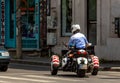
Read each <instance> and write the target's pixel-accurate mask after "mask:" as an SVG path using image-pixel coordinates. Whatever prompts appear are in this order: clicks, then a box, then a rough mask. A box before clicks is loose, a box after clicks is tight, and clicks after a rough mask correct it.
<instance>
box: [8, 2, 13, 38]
mask: <svg viewBox="0 0 120 83" xmlns="http://www.w3.org/2000/svg"><path fill="white" fill-rule="evenodd" d="M9 36H10V38H11V39H12V38H13V37H14V0H10V35H9Z"/></svg>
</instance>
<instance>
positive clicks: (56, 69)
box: [51, 65, 58, 75]
mask: <svg viewBox="0 0 120 83" xmlns="http://www.w3.org/2000/svg"><path fill="white" fill-rule="evenodd" d="M57 72H58V68H57V67H54V66H53V65H51V75H57Z"/></svg>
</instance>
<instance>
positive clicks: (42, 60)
mask: <svg viewBox="0 0 120 83" xmlns="http://www.w3.org/2000/svg"><path fill="white" fill-rule="evenodd" d="M11 63H20V64H30V65H43V66H50V57H39V56H36V57H34V56H24V57H23V59H13V58H12V59H11ZM99 70H100V71H120V62H105V63H100V69H99Z"/></svg>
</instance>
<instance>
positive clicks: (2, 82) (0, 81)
mask: <svg viewBox="0 0 120 83" xmlns="http://www.w3.org/2000/svg"><path fill="white" fill-rule="evenodd" d="M0 83H7V82H6V81H2V80H0ZM9 83H10V82H9Z"/></svg>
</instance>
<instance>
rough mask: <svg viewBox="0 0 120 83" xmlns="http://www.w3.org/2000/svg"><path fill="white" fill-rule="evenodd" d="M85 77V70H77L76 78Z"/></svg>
mask: <svg viewBox="0 0 120 83" xmlns="http://www.w3.org/2000/svg"><path fill="white" fill-rule="evenodd" d="M85 75H86V70H85V69H78V70H77V76H78V77H85Z"/></svg>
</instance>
